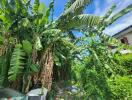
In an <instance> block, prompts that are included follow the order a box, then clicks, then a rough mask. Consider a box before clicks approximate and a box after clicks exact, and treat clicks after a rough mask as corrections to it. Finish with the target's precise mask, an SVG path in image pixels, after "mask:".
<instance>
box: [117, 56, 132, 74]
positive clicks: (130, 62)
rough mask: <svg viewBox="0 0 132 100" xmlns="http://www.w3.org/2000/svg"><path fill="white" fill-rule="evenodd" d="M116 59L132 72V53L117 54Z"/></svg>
mask: <svg viewBox="0 0 132 100" xmlns="http://www.w3.org/2000/svg"><path fill="white" fill-rule="evenodd" d="M115 60H116V61H117V62H118V63H119V64H120V65H121V66H123V68H124V69H126V70H127V71H128V72H129V74H130V73H131V74H132V54H123V55H118V54H116V55H115Z"/></svg>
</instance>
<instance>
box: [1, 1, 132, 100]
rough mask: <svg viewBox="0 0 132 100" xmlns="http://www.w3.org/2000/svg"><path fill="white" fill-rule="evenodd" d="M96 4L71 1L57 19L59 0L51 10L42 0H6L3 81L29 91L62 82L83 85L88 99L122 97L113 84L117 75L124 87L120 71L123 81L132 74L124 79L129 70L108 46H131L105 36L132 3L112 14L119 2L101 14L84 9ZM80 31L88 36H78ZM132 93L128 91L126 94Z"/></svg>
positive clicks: (5, 85) (51, 4)
mask: <svg viewBox="0 0 132 100" xmlns="http://www.w3.org/2000/svg"><path fill="white" fill-rule="evenodd" d="M91 2H92V0H69V1H68V2H67V4H66V5H65V10H64V11H63V13H62V14H61V15H60V17H59V18H58V19H57V20H54V19H53V18H54V17H53V11H54V0H51V2H50V4H49V7H48V8H46V7H45V5H44V4H43V3H40V2H39V0H34V3H33V4H32V3H31V0H1V1H0V85H1V86H3V87H10V88H13V89H16V90H19V91H21V92H23V93H27V92H28V91H29V90H30V89H33V88H37V87H45V88H47V89H48V90H49V91H50V90H53V87H54V84H53V85H52V83H56V84H58V83H60V82H62V84H63V85H64V84H65V85H64V86H66V85H76V86H77V87H78V88H81V89H82V91H83V96H82V98H85V99H86V98H91V99H93V100H94V99H101V100H103V99H104V100H105V99H107V98H108V97H109V98H114V96H116V97H117V96H118V95H120V96H121V94H120V93H119V94H118V91H114V90H113V88H112V86H115V87H116V85H115V84H113V82H112V81H114V80H113V78H114V79H115V81H116V83H117V84H121V85H122V84H123V83H122V81H121V83H120V81H118V80H116V79H117V78H116V76H117V74H118V75H119V77H120V76H123V78H121V77H120V78H121V79H122V80H125V79H126V80H128V77H127V76H125V77H124V75H126V70H125V69H124V68H123V67H122V64H120V63H118V61H117V60H115V58H114V54H112V53H111V51H110V50H109V48H108V45H109V44H111V43H114V44H117V45H118V46H122V47H126V45H123V44H121V43H120V42H119V41H117V40H116V39H113V38H112V37H110V36H107V35H105V34H104V33H103V30H104V29H105V28H106V27H107V26H109V25H111V24H112V23H113V22H115V21H116V20H117V19H118V18H120V17H122V16H123V15H124V14H126V13H128V12H130V11H131V10H132V5H129V6H128V7H126V8H125V9H123V10H122V11H120V12H118V13H117V14H115V15H113V16H112V17H110V16H111V14H112V11H113V10H114V8H115V7H116V6H115V5H113V6H112V7H111V8H110V9H109V10H108V12H107V13H106V14H105V15H104V16H103V17H100V16H96V15H91V14H84V13H83V10H84V9H85V7H86V6H87V5H88V4H90V3H91ZM50 14H51V17H50V18H49V16H50ZM74 30H76V31H78V32H81V33H82V34H83V36H82V37H80V38H77V37H76V36H75V35H74V32H73V31H74ZM80 76H81V77H80ZM126 77H127V78H126ZM111 80H112V81H111ZM66 83H67V84H66ZM130 83H131V81H130ZM129 85H130V84H128V86H129ZM52 86H53V87H52ZM120 88H121V87H119V88H118V89H120ZM124 88H125V87H124ZM127 91H128V92H130V94H131V91H129V90H127ZM114 92H116V94H115V93H114ZM130 94H129V95H126V92H124V97H126V96H130ZM113 95H114V96H113ZM119 98H121V97H119Z"/></svg>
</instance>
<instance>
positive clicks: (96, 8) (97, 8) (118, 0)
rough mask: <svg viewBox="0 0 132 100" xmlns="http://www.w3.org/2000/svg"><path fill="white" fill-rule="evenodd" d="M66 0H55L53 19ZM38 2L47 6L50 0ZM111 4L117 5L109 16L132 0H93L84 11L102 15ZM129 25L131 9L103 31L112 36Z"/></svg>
mask: <svg viewBox="0 0 132 100" xmlns="http://www.w3.org/2000/svg"><path fill="white" fill-rule="evenodd" d="M67 1H68V0H55V9H54V19H57V18H58V17H59V16H60V14H61V13H62V12H63V10H64V6H65V4H66V2H67ZM40 2H43V3H44V4H45V5H46V6H47V7H48V5H49V3H50V0H40ZM112 4H116V6H117V7H116V8H115V9H114V11H113V13H112V15H111V16H113V15H115V14H116V13H118V12H119V11H121V10H122V9H123V8H125V7H127V6H128V5H130V4H132V0H93V2H92V3H91V4H89V5H88V6H87V7H86V9H85V10H84V13H85V14H95V15H98V16H103V15H104V14H105V13H106V12H107V10H108V9H109V8H110V7H111V6H112ZM130 25H132V11H131V12H129V13H128V14H126V15H124V16H123V17H121V18H119V19H118V20H117V21H116V22H114V23H113V24H112V25H110V26H108V27H107V28H106V29H105V30H104V33H106V34H108V35H110V36H112V35H114V34H116V33H118V32H120V31H121V30H123V29H125V28H127V27H128V26H130Z"/></svg>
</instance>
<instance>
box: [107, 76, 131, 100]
mask: <svg viewBox="0 0 132 100" xmlns="http://www.w3.org/2000/svg"><path fill="white" fill-rule="evenodd" d="M107 82H108V86H109V88H110V90H111V92H112V94H113V98H114V99H116V100H117V99H119V100H125V99H127V100H131V99H132V77H128V76H123V77H121V76H117V77H115V79H108V81H107Z"/></svg>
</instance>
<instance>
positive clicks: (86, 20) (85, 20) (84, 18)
mask: <svg viewBox="0 0 132 100" xmlns="http://www.w3.org/2000/svg"><path fill="white" fill-rule="evenodd" d="M100 24H101V18H100V17H99V16H95V15H89V14H81V15H78V16H75V17H73V18H72V19H71V20H70V21H69V23H67V26H68V28H80V27H83V26H99V25H100Z"/></svg>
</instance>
